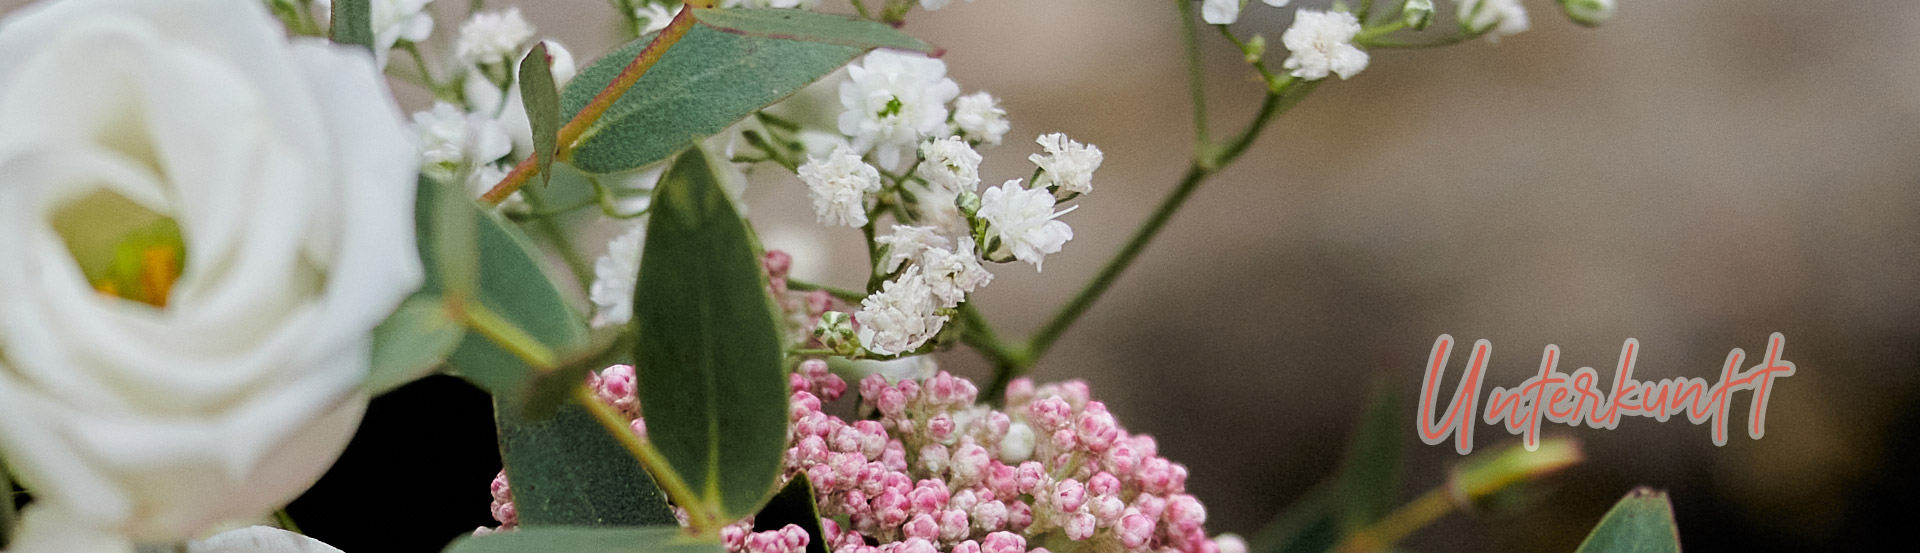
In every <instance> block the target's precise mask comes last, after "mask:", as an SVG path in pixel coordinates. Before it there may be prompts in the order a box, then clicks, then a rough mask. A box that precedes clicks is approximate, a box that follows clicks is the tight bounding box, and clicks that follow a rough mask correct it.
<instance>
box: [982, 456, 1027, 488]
mask: <svg viewBox="0 0 1920 553" xmlns="http://www.w3.org/2000/svg"><path fill="white" fill-rule="evenodd" d="M1016 472H1018V470H1017V469H1015V468H1013V467H1010V466H1007V465H1006V464H1005V463H1001V462H999V461H994V462H992V463H991V464H989V465H988V472H987V488H988V489H991V490H993V494H994V495H995V496H999V497H1013V496H1015V495H1019V494H1020V481H1019V479H1018V478H1017V477H1015V473H1016Z"/></svg>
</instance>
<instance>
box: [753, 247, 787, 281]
mask: <svg viewBox="0 0 1920 553" xmlns="http://www.w3.org/2000/svg"><path fill="white" fill-rule="evenodd" d="M761 266H762V267H765V268H766V270H767V276H770V277H773V278H787V270H789V269H792V268H793V256H791V255H787V252H783V251H780V250H767V255H766V257H765V258H762V259H761Z"/></svg>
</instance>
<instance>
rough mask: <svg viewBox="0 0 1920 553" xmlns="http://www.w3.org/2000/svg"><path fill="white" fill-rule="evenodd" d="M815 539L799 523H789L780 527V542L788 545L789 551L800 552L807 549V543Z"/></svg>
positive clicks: (790, 552) (792, 552)
mask: <svg viewBox="0 0 1920 553" xmlns="http://www.w3.org/2000/svg"><path fill="white" fill-rule="evenodd" d="M812 541H813V537H812V536H808V535H807V531H806V530H804V529H802V528H800V525H798V524H788V525H786V526H784V527H781V528H780V542H781V543H782V544H784V545H786V546H787V552H788V553H800V552H801V551H806V550H807V544H808V543H811V542H812Z"/></svg>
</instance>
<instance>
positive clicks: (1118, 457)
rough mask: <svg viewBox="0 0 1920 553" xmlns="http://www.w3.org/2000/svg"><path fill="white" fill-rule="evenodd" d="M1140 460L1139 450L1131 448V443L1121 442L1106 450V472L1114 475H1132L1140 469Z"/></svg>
mask: <svg viewBox="0 0 1920 553" xmlns="http://www.w3.org/2000/svg"><path fill="white" fill-rule="evenodd" d="M1140 459H1141V457H1140V450H1139V449H1135V448H1134V447H1133V442H1132V441H1128V440H1122V441H1120V442H1119V443H1115V444H1113V447H1110V448H1107V454H1106V465H1107V470H1110V471H1113V473H1114V474H1123V475H1127V474H1133V472H1134V471H1135V470H1139V468H1140Z"/></svg>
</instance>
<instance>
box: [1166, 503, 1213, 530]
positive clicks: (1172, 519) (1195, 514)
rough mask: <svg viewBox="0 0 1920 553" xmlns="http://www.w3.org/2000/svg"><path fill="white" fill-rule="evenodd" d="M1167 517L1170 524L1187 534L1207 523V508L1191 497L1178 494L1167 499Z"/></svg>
mask: <svg viewBox="0 0 1920 553" xmlns="http://www.w3.org/2000/svg"><path fill="white" fill-rule="evenodd" d="M1166 517H1167V523H1168V524H1171V525H1173V527H1174V528H1176V529H1179V530H1180V531H1182V532H1186V531H1188V530H1191V529H1196V528H1199V527H1200V526H1201V525H1203V524H1206V523H1207V508H1206V507H1203V506H1201V505H1200V500H1198V499H1194V497H1193V496H1191V495H1187V494H1177V495H1174V496H1171V497H1168V498H1167V514H1166Z"/></svg>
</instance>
